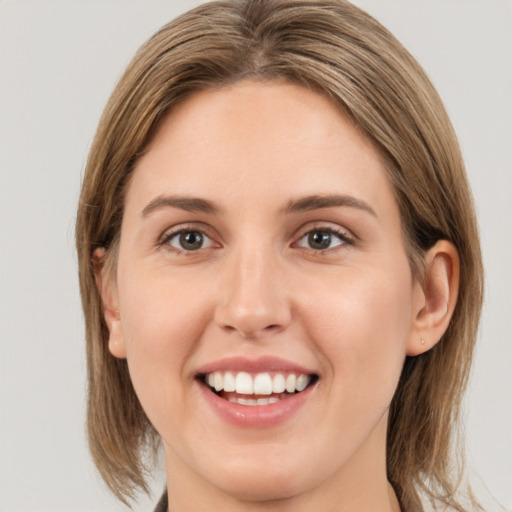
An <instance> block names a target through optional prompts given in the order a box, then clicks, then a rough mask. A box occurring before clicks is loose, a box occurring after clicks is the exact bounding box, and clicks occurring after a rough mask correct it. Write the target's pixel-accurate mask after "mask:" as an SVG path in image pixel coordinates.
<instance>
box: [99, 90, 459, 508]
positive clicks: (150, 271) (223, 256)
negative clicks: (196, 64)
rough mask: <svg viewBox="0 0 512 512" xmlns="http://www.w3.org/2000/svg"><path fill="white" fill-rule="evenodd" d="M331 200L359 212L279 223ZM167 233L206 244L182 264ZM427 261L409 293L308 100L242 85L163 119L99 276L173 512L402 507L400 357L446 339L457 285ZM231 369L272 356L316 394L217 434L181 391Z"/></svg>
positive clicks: (371, 197)
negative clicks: (394, 406)
mask: <svg viewBox="0 0 512 512" xmlns="http://www.w3.org/2000/svg"><path fill="white" fill-rule="evenodd" d="M333 194H338V195H342V196H348V197H351V198H355V199H356V200H357V201H359V202H360V203H362V202H364V205H365V207H361V204H359V206H354V205H353V204H352V205H350V204H349V205H341V206H340V205H338V206H330V207H322V208H313V209H310V210H296V211H287V210H286V207H287V205H288V204H289V203H290V201H296V200H299V199H301V198H304V197H306V196H311V195H317V196H326V195H333ZM166 196H184V197H193V198H201V199H204V200H207V201H211V202H213V203H215V205H217V207H218V210H219V211H218V212H205V211H187V210H184V209H182V208H178V207H173V206H169V205H165V204H162V201H160V200H161V199H162V197H166ZM155 201H156V202H155ZM159 201H160V202H159ZM150 204H152V205H153V206H152V207H150V208H149V210H150V211H148V205H150ZM366 207H367V208H366ZM183 229H185V230H192V231H199V232H202V233H204V235H205V236H204V239H203V240H204V245H202V246H201V248H199V249H197V250H189V251H186V250H184V249H183V248H181V249H180V239H179V236H174V238H172V237H171V236H170V235H172V233H175V232H176V231H180V230H183ZM319 230H320V231H322V232H323V233H325V232H326V230H333V231H336V232H339V233H341V237H339V236H338V235H336V234H331V238H330V245H329V248H327V249H325V250H319V249H317V248H315V247H311V244H310V243H309V241H310V239H308V234H309V233H311V232H312V231H313V232H315V231H316V232H318V231H319ZM101 256H102V253H101V251H99V252H98V253H97V254H96V257H97V259H98V260H99V259H100V258H101ZM425 261H426V280H425V282H424V284H423V285H420V284H419V283H418V282H417V281H416V280H415V279H414V278H413V276H412V275H411V270H410V267H409V263H408V259H407V255H406V251H405V247H404V239H403V233H402V227H401V221H400V214H399V210H398V207H397V203H396V201H395V199H394V196H393V190H392V188H391V186H390V184H389V182H388V179H387V175H386V172H385V169H384V165H383V163H382V161H381V159H380V157H379V154H378V153H377V152H376V150H375V149H374V147H373V146H372V144H371V143H370V142H369V141H368V140H367V139H366V138H365V137H363V136H362V135H361V133H360V132H359V131H358V130H357V129H356V128H355V127H354V126H353V124H352V123H351V122H350V121H349V120H348V119H347V118H346V117H345V116H343V115H342V114H341V113H340V111H339V110H338V109H337V108H336V107H335V106H334V105H333V104H332V103H330V102H329V101H328V100H327V99H326V98H324V97H323V96H321V95H318V94H317V93H315V92H312V91H310V90H307V89H305V88H302V87H300V86H297V85H292V84H287V83H268V82H267V83H257V82H250V81H247V82H241V83H238V84H235V85H233V86H231V87H229V88H222V89H217V90H211V91H205V92H200V93H197V94H195V95H194V96H192V97H191V98H189V99H187V100H186V101H185V102H183V103H181V104H180V105H179V106H177V107H176V108H175V109H174V110H173V111H172V112H171V114H170V115H168V116H167V118H165V119H164V120H163V122H162V123H161V126H160V127H159V130H158V131H157V133H156V136H155V137H154V139H153V140H152V142H151V144H150V146H149V147H148V148H147V151H146V152H145V154H144V155H143V156H142V157H141V158H140V160H139V161H138V163H137V166H136V169H135V171H134V175H133V177H132V180H131V183H130V185H129V188H128V192H127V195H126V203H125V211H124V217H123V223H122V230H121V241H120V247H119V256H118V262H117V270H116V276H115V278H114V279H109V277H108V276H106V275H104V272H103V270H102V268H101V265H98V272H97V281H98V285H99V287H100V291H101V293H102V296H103V301H104V305H105V318H106V321H107V325H108V327H109V330H110V340H109V348H110V351H111V353H112V354H113V355H114V356H115V357H120V358H127V360H128V365H129V368H130V374H131V377H132V380H133V384H134V387H135V390H136V392H137V394H138V397H139V399H140V401H141V403H142V406H143V407H144V410H145V411H146V413H147V415H148V417H149V419H150V421H151V422H152V423H153V425H154V426H155V428H156V429H157V431H158V432H159V433H160V435H161V436H162V439H163V446H164V452H165V460H166V468H167V475H168V476H167V485H168V489H169V508H170V510H173V511H187V510H224V511H231V510H237V511H238V510H251V511H253V510H254V511H259V510H266V511H268V510H280V511H288V510H293V511H297V510H299V511H304V512H306V511H318V510H324V511H334V510H336V511H354V510H357V511H358V512H364V511H375V510H379V511H382V512H387V511H396V510H399V506H398V502H397V501H396V498H395V495H394V492H393V491H392V489H391V487H390V486H389V484H388V482H387V478H386V454H385V443H386V425H387V418H388V407H389V404H390V402H391V399H392V397H393V393H394V391H395V389H396V386H397V382H398V379H399V376H400V372H401V368H402V365H403V362H404V358H405V356H406V354H409V355H417V354H420V353H421V352H423V351H425V350H428V349H429V348H431V347H432V346H433V345H434V344H435V343H436V342H437V341H438V340H439V338H440V337H441V335H442V333H443V332H444V330H445V329H446V327H447V325H448V322H449V319H450V316H451V313H452V311H453V307H454V305H455V300H456V291H457V283H458V260H457V254H456V252H455V250H454V249H453V247H452V246H451V245H450V244H449V243H447V242H443V241H441V242H439V243H438V244H436V246H435V247H434V248H433V249H431V250H430V251H429V253H428V254H427V255H426V259H425ZM421 340H424V343H422V342H421ZM240 355H241V356H245V357H248V358H256V357H259V356H264V355H265V356H267V355H271V356H276V357H280V358H283V359H286V360H288V361H291V362H294V363H297V364H300V365H302V366H305V367H306V368H309V369H312V370H313V371H314V372H315V373H316V374H317V375H318V376H319V381H318V383H317V384H316V385H315V388H314V389H313V390H312V391H311V393H310V396H309V397H308V399H307V401H306V403H305V404H304V405H303V406H302V407H301V408H300V409H299V410H298V411H297V412H296V413H295V414H294V415H293V416H292V417H291V418H289V419H288V420H287V421H285V422H284V423H282V424H278V425H275V426H272V427H269V428H264V429H261V428H244V427H241V426H237V425H232V424H228V423H227V422H225V421H224V420H223V419H221V418H220V417H219V416H218V415H217V414H216V413H215V412H214V411H213V410H212V408H211V407H209V405H208V404H207V403H205V401H204V399H203V397H202V395H201V394H200V393H198V387H197V382H196V381H195V375H196V372H197V369H198V368H199V367H200V366H202V365H204V364H207V363H210V362H212V361H216V360H218V359H220V358H224V357H227V356H240Z"/></svg>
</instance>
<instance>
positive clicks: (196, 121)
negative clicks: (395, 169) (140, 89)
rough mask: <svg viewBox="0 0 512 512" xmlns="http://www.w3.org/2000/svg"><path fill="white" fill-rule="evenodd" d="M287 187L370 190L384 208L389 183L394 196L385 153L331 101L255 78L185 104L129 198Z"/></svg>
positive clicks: (144, 162)
mask: <svg viewBox="0 0 512 512" xmlns="http://www.w3.org/2000/svg"><path fill="white" fill-rule="evenodd" d="M369 185H371V187H369ZM286 191H288V192H289V194H292V195H297V196H301V195H308V194H311V193H318V194H331V193H333V192H337V193H344V194H350V195H354V196H365V199H366V200H372V201H373V202H375V203H376V204H377V206H378V203H379V202H380V200H381V199H382V197H383V194H382V193H383V192H384V191H387V192H388V193H389V194H390V197H392V195H393V194H392V191H391V188H390V185H389V183H388V179H387V176H386V172H385V169H384V165H383V163H382V160H381V158H380V155H379V154H378V152H377V151H376V150H375V148H374V146H373V145H372V143H371V142H370V141H369V140H368V139H367V138H366V137H364V136H363V135H362V134H361V132H360V131H359V130H358V128H357V127H355V126H354V124H353V123H352V121H351V120H350V119H348V118H347V117H346V116H345V115H344V114H342V112H341V111H340V110H339V109H338V108H337V107H336V106H335V105H334V104H333V103H332V102H331V101H330V100H329V99H327V98H326V97H324V96H323V95H321V94H318V93H316V92H313V91H311V90H309V89H306V88H304V87H302V86H299V85H295V84H290V83H280V82H253V81H247V82H241V83H237V84H235V85H232V86H229V87H224V88H220V89H213V90H206V91H201V92H198V93H196V94H194V95H192V96H191V97H190V98H188V99H187V100H185V101H184V102H182V103H181V104H179V105H177V106H176V107H175V108H174V109H173V110H172V111H171V112H170V113H169V114H168V115H167V117H166V118H164V120H163V121H162V122H161V124H160V126H159V128H158V130H157V131H156V133H155V136H154V138H153V140H152V141H151V143H150V145H149V146H148V148H147V149H146V151H145V153H144V155H143V156H142V157H141V158H140V159H139V161H138V163H137V165H136V168H135V171H134V176H133V177H132V183H131V186H130V188H129V191H128V196H127V201H128V200H130V199H135V198H137V199H139V200H142V195H144V196H145V198H146V199H148V198H150V197H151V196H153V197H154V196H156V195H159V194H184V195H187V194H194V195H197V193H198V192H201V193H202V194H205V195H217V196H218V197H220V198H223V197H224V198H230V200H231V201H232V200H234V199H235V198H237V197H238V198H241V199H242V200H243V201H247V200H249V199H250V198H251V197H254V196H255V195H256V194H258V193H260V192H262V195H264V196H265V199H270V198H272V197H274V196H276V200H277V199H278V197H277V196H279V195H280V194H281V195H282V194H283V193H285V192H286ZM384 195H385V194H384ZM134 196H137V197H134ZM280 199H283V198H282V197H281V198H280ZM246 204H247V203H246Z"/></svg>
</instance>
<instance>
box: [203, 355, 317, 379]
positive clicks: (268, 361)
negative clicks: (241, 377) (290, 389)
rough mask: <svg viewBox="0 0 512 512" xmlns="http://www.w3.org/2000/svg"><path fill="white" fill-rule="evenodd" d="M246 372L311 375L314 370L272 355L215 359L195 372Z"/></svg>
mask: <svg viewBox="0 0 512 512" xmlns="http://www.w3.org/2000/svg"><path fill="white" fill-rule="evenodd" d="M219 371H220V372H222V371H231V372H247V373H261V372H286V373H297V374H304V375H313V374H315V372H314V371H312V370H311V369H308V368H305V367H304V366H301V365H300V364H297V363H293V362H291V361H287V360H286V359H281V358H279V357H274V356H262V357H258V358H256V359H249V358H246V357H241V356H234V357H225V358H222V359H219V360H217V361H212V362H211V363H207V364H205V365H203V366H201V367H200V368H198V370H197V374H203V375H204V374H207V373H212V372H219Z"/></svg>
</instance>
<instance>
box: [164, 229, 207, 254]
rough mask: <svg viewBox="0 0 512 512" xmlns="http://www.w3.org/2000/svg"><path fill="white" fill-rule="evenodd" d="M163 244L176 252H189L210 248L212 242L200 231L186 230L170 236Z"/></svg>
mask: <svg viewBox="0 0 512 512" xmlns="http://www.w3.org/2000/svg"><path fill="white" fill-rule="evenodd" d="M163 244H166V245H170V246H171V247H172V248H173V249H175V250H177V251H187V252H189V251H197V250H199V249H206V248H207V247H211V246H212V245H213V240H212V239H211V238H210V237H208V236H207V235H205V234H204V233H202V232H201V231H196V230H190V229H187V230H181V231H178V232H177V233H172V234H170V235H169V236H168V237H166V238H165V239H164V240H163Z"/></svg>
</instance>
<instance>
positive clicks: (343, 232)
mask: <svg viewBox="0 0 512 512" xmlns="http://www.w3.org/2000/svg"><path fill="white" fill-rule="evenodd" d="M312 231H324V232H328V233H332V234H334V235H336V236H337V237H339V238H340V240H342V241H343V242H344V243H342V244H340V245H338V246H336V247H340V246H346V245H349V246H350V245H355V243H356V242H357V237H356V236H355V235H354V234H353V233H352V232H351V231H350V230H349V229H347V228H344V227H342V226H340V225H338V224H333V223H331V222H325V221H324V222H322V221H319V222H313V223H308V224H307V225H306V226H303V227H301V228H300V230H298V232H297V235H296V236H295V237H294V239H295V242H293V244H292V245H296V244H298V242H299V241H300V240H302V239H303V238H304V237H305V236H306V235H307V234H308V233H311V232H312ZM336 247H333V248H331V249H324V251H322V250H319V249H310V250H312V251H314V252H320V253H321V252H328V251H330V250H336ZM305 249H307V248H305Z"/></svg>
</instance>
